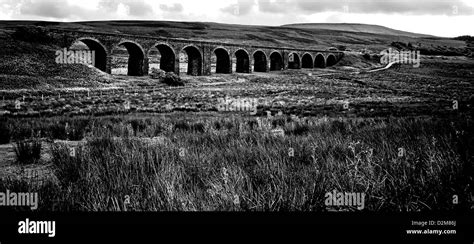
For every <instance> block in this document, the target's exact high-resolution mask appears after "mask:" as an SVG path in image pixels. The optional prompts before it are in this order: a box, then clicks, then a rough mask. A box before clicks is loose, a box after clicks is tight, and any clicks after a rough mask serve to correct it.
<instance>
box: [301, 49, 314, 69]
mask: <svg viewBox="0 0 474 244" xmlns="http://www.w3.org/2000/svg"><path fill="white" fill-rule="evenodd" d="M301 63H302V65H301V66H302V68H303V69H312V68H313V67H314V65H313V57H311V55H310V54H309V53H305V54H304V55H303V58H302V60H301Z"/></svg>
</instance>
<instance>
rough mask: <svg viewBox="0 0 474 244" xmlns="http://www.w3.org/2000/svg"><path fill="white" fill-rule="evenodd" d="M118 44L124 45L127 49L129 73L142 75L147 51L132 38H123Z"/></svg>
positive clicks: (130, 74)
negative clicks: (131, 39)
mask: <svg viewBox="0 0 474 244" xmlns="http://www.w3.org/2000/svg"><path fill="white" fill-rule="evenodd" d="M117 46H123V47H125V48H126V49H127V52H128V64H127V75H129V76H142V75H143V74H144V60H145V51H144V50H143V48H142V47H141V46H140V44H138V43H136V42H134V41H130V40H123V41H121V42H120V43H119V44H118V45H117Z"/></svg>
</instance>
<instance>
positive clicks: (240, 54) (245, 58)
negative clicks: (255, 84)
mask: <svg viewBox="0 0 474 244" xmlns="http://www.w3.org/2000/svg"><path fill="white" fill-rule="evenodd" d="M235 59H236V62H235V72H236V73H250V57H249V54H248V53H247V52H246V51H244V50H243V49H240V50H237V52H235Z"/></svg>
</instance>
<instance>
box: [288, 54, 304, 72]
mask: <svg viewBox="0 0 474 244" xmlns="http://www.w3.org/2000/svg"><path fill="white" fill-rule="evenodd" d="M292 57H293V58H292ZM288 68H289V69H300V68H301V64H300V56H298V54H296V53H290V55H289V56H288Z"/></svg>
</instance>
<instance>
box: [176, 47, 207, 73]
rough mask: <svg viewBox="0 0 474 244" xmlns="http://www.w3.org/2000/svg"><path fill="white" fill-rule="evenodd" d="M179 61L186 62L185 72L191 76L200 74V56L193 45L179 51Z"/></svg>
mask: <svg viewBox="0 0 474 244" xmlns="http://www.w3.org/2000/svg"><path fill="white" fill-rule="evenodd" d="M181 53H182V54H184V56H181V55H180V62H183V63H186V64H187V65H186V68H185V70H186V74H187V75H192V76H198V75H202V56H201V52H199V49H197V47H195V46H186V47H185V48H183V49H182V51H181Z"/></svg>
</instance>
